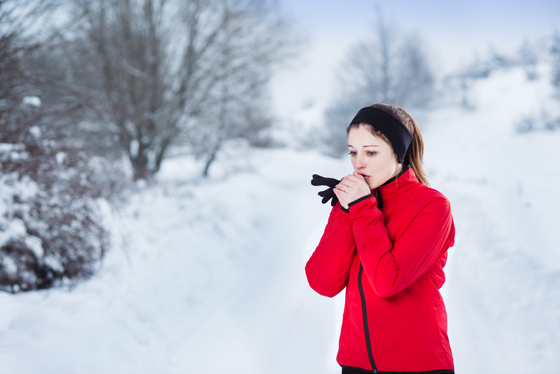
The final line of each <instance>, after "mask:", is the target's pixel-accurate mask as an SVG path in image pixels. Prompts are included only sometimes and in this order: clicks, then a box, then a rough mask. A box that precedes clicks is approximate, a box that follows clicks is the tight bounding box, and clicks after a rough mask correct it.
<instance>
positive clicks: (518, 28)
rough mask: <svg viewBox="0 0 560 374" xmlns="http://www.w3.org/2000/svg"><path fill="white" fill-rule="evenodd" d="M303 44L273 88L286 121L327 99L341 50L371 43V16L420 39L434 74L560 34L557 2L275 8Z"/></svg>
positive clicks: (439, 0) (328, 0) (365, 1)
mask: <svg viewBox="0 0 560 374" xmlns="http://www.w3.org/2000/svg"><path fill="white" fill-rule="evenodd" d="M280 1H281V5H282V8H283V10H284V12H285V13H287V14H288V15H290V16H292V17H293V18H294V19H295V20H296V23H297V28H298V30H299V31H301V32H302V33H303V34H304V35H306V38H307V40H308V42H307V43H308V44H307V45H306V47H305V49H304V53H302V54H301V55H300V57H299V58H298V59H297V60H296V61H294V62H293V63H292V64H291V65H292V66H291V68H287V69H284V70H282V71H281V72H280V73H278V74H277V75H276V76H275V78H274V79H273V81H272V99H273V108H274V110H275V113H276V115H277V116H280V117H285V116H286V115H289V113H292V112H294V111H297V110H298V109H300V108H301V107H302V106H304V105H305V104H307V103H310V102H315V103H318V102H325V101H328V100H329V98H330V97H332V95H333V93H334V92H333V90H334V76H335V69H336V68H337V67H338V66H340V63H341V60H342V59H343V58H344V56H345V54H346V52H347V50H348V48H349V47H350V46H351V45H353V44H355V43H356V42H358V41H360V40H363V39H365V38H367V37H368V35H371V25H372V22H373V21H374V20H375V17H376V14H375V8H376V6H380V7H381V10H382V12H383V14H384V17H385V19H386V20H388V21H392V22H395V23H396V24H397V25H398V26H399V29H401V31H403V32H405V33H408V32H414V33H419V34H420V35H421V36H422V38H423V40H424V41H425V42H426V44H427V47H428V50H429V52H430V54H431V55H432V56H433V58H434V62H435V63H436V66H437V67H438V70H440V71H446V72H448V71H452V70H454V69H456V68H457V67H459V66H460V65H461V64H462V63H465V62H468V61H470V60H471V59H472V58H473V56H474V53H475V51H478V52H479V53H480V54H484V53H485V52H486V51H487V50H488V49H489V47H490V46H493V47H494V48H495V49H496V50H498V51H499V52H504V53H511V52H514V51H516V50H517V48H518V47H519V45H521V43H522V42H523V41H524V40H537V39H539V38H542V37H545V36H547V35H551V34H552V33H553V31H554V30H559V31H560V1H559V0H555V1H553V0H533V1H520V0H509V1H505V0H499V1H488V0H487V1H483V0H471V1H462V2H459V1H449V0H447V1H444V0H432V1H430V0H424V1H420V0H391V1H389V0H386V1H379V0H378V1H375V0H323V1H320V0H280Z"/></svg>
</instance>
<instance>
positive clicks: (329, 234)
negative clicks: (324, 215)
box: [305, 203, 356, 297]
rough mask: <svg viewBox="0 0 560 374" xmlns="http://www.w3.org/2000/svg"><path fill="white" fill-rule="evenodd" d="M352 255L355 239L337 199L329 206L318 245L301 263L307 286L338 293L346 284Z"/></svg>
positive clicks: (346, 216) (321, 292)
mask: <svg viewBox="0 0 560 374" xmlns="http://www.w3.org/2000/svg"><path fill="white" fill-rule="evenodd" d="M354 256H356V242H355V241H354V234H353V232H352V221H351V220H350V216H349V214H348V213H347V212H344V211H342V209H341V208H340V203H337V204H336V205H335V206H334V207H333V208H332V210H331V214H330V216H329V221H328V223H327V226H326V228H325V232H324V233H323V236H322V238H321V241H320V242H319V245H318V246H317V248H316V249H315V252H313V254H312V255H311V258H310V259H309V261H307V265H306V266H305V273H306V274H307V281H308V282H309V285H310V286H311V288H312V289H313V290H315V291H316V292H317V293H319V294H321V295H323V296H328V297H334V296H336V295H338V293H339V292H340V291H342V290H343V289H344V287H346V284H347V281H348V272H349V271H350V266H351V265H352V262H353V260H354Z"/></svg>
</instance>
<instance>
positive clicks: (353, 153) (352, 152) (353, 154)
mask: <svg viewBox="0 0 560 374" xmlns="http://www.w3.org/2000/svg"><path fill="white" fill-rule="evenodd" d="M348 154H349V155H350V156H356V151H350V152H348Z"/></svg>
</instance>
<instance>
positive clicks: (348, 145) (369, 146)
mask: <svg viewBox="0 0 560 374" xmlns="http://www.w3.org/2000/svg"><path fill="white" fill-rule="evenodd" d="M348 147H352V148H354V146H353V145H350V144H348ZM365 147H379V146H378V145H364V146H363V147H362V148H365Z"/></svg>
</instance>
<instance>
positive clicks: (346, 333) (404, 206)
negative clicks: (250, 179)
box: [305, 104, 455, 374]
mask: <svg viewBox="0 0 560 374" xmlns="http://www.w3.org/2000/svg"><path fill="white" fill-rule="evenodd" d="M347 133H348V148H349V150H350V158H351V160H352V166H353V167H354V172H353V173H352V174H350V175H348V176H346V177H344V178H343V179H342V180H341V181H340V182H339V183H337V184H336V186H335V187H334V188H333V189H332V190H331V191H332V192H333V193H334V195H336V198H337V199H338V202H336V205H334V207H333V209H332V211H331V214H330V217H329V221H328V224H327V227H326V228H325V232H324V234H323V237H322V238H321V241H320V242H319V245H318V246H317V249H316V250H315V252H314V253H313V255H312V256H311V258H310V259H309V261H308V262H307V265H306V268H305V270H306V274H307V279H308V281H309V284H310V286H311V287H312V288H313V289H314V290H315V291H316V292H318V293H319V294H321V295H324V296H328V297H333V296H335V295H337V294H338V293H339V292H340V291H342V290H343V289H344V288H346V299H345V306H344V317H343V322H342V330H341V334H340V340H339V350H338V355H337V361H338V363H339V364H340V365H341V366H342V373H343V374H351V373H362V374H363V373H400V372H407V373H440V374H452V373H454V367H453V358H452V355H451V349H450V346H449V340H448V337H447V314H446V312H445V306H444V304H443V299H442V297H441V295H440V293H439V289H440V288H441V286H442V285H443V283H444V281H445V275H444V272H443V267H444V265H445V263H446V260H447V250H448V248H449V247H451V246H452V245H453V243H454V237H455V228H454V225H453V217H452V215H451V208H450V205H449V201H448V200H447V199H446V198H445V197H444V196H443V195H442V194H441V193H439V192H438V191H436V190H434V189H431V188H429V185H428V181H427V180H426V176H425V174H424V171H423V170H422V153H423V142H422V136H421V134H420V131H419V129H418V126H417V125H416V123H415V122H414V120H413V119H412V117H410V115H409V114H408V113H407V112H405V111H404V110H403V109H401V108H399V107H396V106H392V105H386V104H375V105H372V106H370V107H366V108H363V109H361V110H360V111H359V112H358V114H357V115H356V117H355V118H354V119H353V120H352V122H351V124H350V125H349V126H348V129H347ZM314 177H315V176H314ZM321 178H322V177H321ZM335 183H336V182H335ZM333 185H334V184H333ZM326 191H328V190H326ZM324 193H325V192H323V194H322V195H321V196H324ZM334 195H333V202H334V201H336V199H334ZM323 202H325V200H324V201H323Z"/></svg>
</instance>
